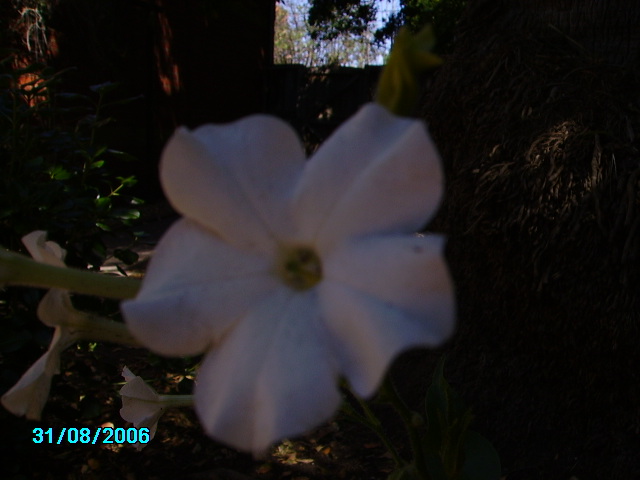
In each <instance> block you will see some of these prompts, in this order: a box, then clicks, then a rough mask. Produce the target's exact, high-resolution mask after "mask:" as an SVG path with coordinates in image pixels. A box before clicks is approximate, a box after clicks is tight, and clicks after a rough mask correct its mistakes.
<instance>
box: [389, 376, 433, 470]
mask: <svg viewBox="0 0 640 480" xmlns="http://www.w3.org/2000/svg"><path fill="white" fill-rule="evenodd" d="M381 390H382V393H383V395H384V396H385V398H386V399H387V400H388V401H389V403H391V405H393V407H394V408H395V409H396V411H397V412H398V414H399V415H400V417H401V418H402V420H403V422H404V424H405V427H406V428H407V432H408V434H409V441H410V442H411V450H412V451H413V461H414V465H415V467H416V471H417V472H418V474H419V475H420V478H423V479H424V480H429V479H430V476H429V470H428V468H427V464H426V461H425V460H426V459H425V449H424V445H423V443H422V439H421V438H420V434H419V432H418V430H417V428H416V426H415V425H414V422H413V417H414V412H412V411H411V410H410V409H409V407H408V406H407V404H406V403H405V402H404V400H402V398H401V397H400V395H399V394H398V391H397V390H396V387H395V385H394V384H393V382H392V381H391V379H390V378H389V376H387V377H385V379H384V382H383V384H382V387H381Z"/></svg>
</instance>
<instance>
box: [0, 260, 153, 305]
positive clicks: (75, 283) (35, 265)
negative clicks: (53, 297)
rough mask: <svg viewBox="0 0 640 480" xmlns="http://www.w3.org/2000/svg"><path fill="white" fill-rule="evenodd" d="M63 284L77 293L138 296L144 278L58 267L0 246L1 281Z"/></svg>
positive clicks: (48, 285) (120, 297)
mask: <svg viewBox="0 0 640 480" xmlns="http://www.w3.org/2000/svg"><path fill="white" fill-rule="evenodd" d="M3 284H10V285H25V286H31V287H41V288H61V289H64V290H69V291H71V292H74V293H80V294H85V295H96V296H101V297H109V298H117V299H126V298H133V297H135V296H136V294H137V292H138V290H139V289H140V285H141V281H140V280H136V279H132V278H128V277H114V276H110V275H104V274H99V273H94V272H89V271H86V270H78V269H73V268H63V267H56V266H53V265H48V264H46V263H40V262H36V261H35V260H32V259H30V258H28V257H26V256H24V255H20V254H18V253H14V252H8V251H6V250H0V285H3Z"/></svg>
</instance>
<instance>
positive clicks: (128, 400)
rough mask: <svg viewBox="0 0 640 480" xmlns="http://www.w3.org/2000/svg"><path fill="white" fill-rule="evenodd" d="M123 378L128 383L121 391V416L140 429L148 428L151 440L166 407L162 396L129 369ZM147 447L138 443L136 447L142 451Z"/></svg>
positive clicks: (125, 368) (125, 369) (124, 370)
mask: <svg viewBox="0 0 640 480" xmlns="http://www.w3.org/2000/svg"><path fill="white" fill-rule="evenodd" d="M122 376H123V377H124V379H125V381H126V382H127V383H125V385H124V386H123V387H122V388H121V389H120V396H121V397H122V408H121V409H120V416H121V417H122V418H123V419H125V420H126V421H127V422H131V423H133V425H134V426H135V427H136V428H138V429H140V428H148V429H149V440H151V439H152V438H153V437H154V436H155V434H156V430H157V429H158V419H159V418H160V417H161V416H162V414H163V413H164V411H165V409H166V407H165V405H164V404H163V403H162V401H161V400H160V396H159V395H158V394H157V393H156V391H155V390H154V389H153V388H151V387H150V386H149V385H148V384H147V383H146V382H145V381H144V380H143V379H142V377H138V376H136V375H134V374H133V373H132V372H131V370H129V369H128V368H127V367H124V369H123V370H122ZM145 445H146V443H145V444H142V443H137V444H136V445H135V446H136V448H137V449H138V450H141V449H142V448H144V446H145Z"/></svg>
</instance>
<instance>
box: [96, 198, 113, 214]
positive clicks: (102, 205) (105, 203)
mask: <svg viewBox="0 0 640 480" xmlns="http://www.w3.org/2000/svg"><path fill="white" fill-rule="evenodd" d="M95 203H96V208H97V209H98V210H102V211H106V210H109V208H111V198H109V197H98V198H96V199H95Z"/></svg>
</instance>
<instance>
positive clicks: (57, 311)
mask: <svg viewBox="0 0 640 480" xmlns="http://www.w3.org/2000/svg"><path fill="white" fill-rule="evenodd" d="M22 242H23V243H24V245H25V246H26V247H27V250H28V251H29V253H30V254H31V256H32V257H33V258H34V259H35V260H37V261H39V262H43V263H48V264H50V265H55V266H64V261H63V259H64V256H65V254H66V252H65V250H64V249H62V248H61V247H60V246H59V245H58V244H57V243H54V242H48V241H46V232H43V231H36V232H32V233H30V234H28V235H26V236H24V237H23V238H22ZM37 313H38V318H40V320H41V321H42V322H43V323H45V324H46V325H48V326H50V327H54V328H55V331H54V332H53V338H52V339H51V344H50V345H49V349H48V350H47V351H46V353H45V354H44V355H43V356H42V357H40V358H39V359H38V361H37V362H36V363H34V364H33V365H32V366H31V368H29V370H27V371H26V372H25V374H24V375H23V376H22V377H21V378H20V380H18V383H16V384H15V385H14V386H13V387H12V388H11V389H10V390H9V391H8V392H6V393H5V394H4V395H3V396H2V405H4V407H5V408H6V409H7V410H9V411H10V412H11V413H13V414H14V415H18V416H22V415H26V417H27V418H28V419H30V420H39V419H40V416H41V414H42V409H43V408H44V405H45V404H46V403H47V398H48V396H49V390H50V389H51V379H52V378H53V376H54V375H55V374H57V373H60V354H61V353H62V352H63V351H64V350H65V349H66V348H67V347H69V346H71V345H73V344H74V343H75V342H76V341H77V340H78V339H79V338H80V334H79V333H78V332H77V331H74V330H73V329H71V328H69V327H68V326H67V323H68V322H69V323H72V317H74V316H75V315H78V314H79V312H77V310H75V309H74V308H73V306H72V305H71V300H70V298H69V294H68V292H66V291H64V290H59V289H51V290H49V291H48V292H47V293H46V295H45V296H44V297H43V298H42V300H41V301H40V304H39V305H38V311H37Z"/></svg>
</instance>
